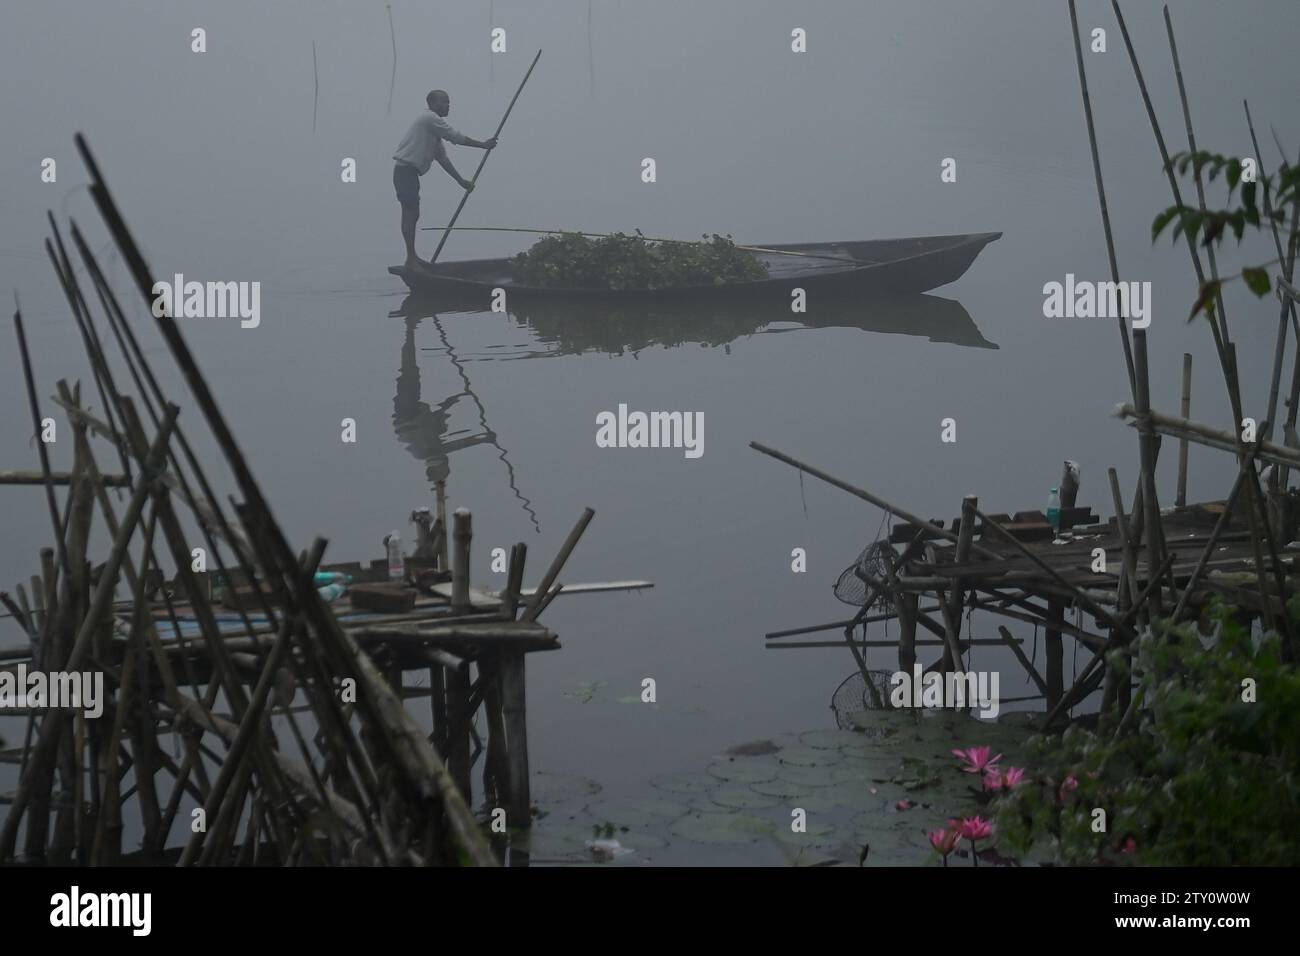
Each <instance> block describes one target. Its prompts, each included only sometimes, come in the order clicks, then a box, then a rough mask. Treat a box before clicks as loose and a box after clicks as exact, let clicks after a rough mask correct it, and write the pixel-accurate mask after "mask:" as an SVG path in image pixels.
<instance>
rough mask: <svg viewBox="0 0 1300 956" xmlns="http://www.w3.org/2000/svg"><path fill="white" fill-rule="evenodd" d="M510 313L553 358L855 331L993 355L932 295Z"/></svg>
mask: <svg viewBox="0 0 1300 956" xmlns="http://www.w3.org/2000/svg"><path fill="white" fill-rule="evenodd" d="M510 306H511V308H510V313H511V314H512V315H513V316H514V319H515V321H516V322H518V323H519V324H520V325H521V326H523V327H525V328H528V329H531V330H532V331H533V333H534V334H535V335H536V336H537V339H538V341H540V342H542V343H545V344H548V345H551V346H554V350H553V351H554V352H556V353H558V354H575V353H579V352H592V351H594V352H611V353H614V354H618V353H622V352H635V351H637V350H638V349H643V348H650V347H652V346H662V347H666V348H671V347H673V346H677V345H695V344H702V345H726V344H728V343H729V342H733V341H735V340H736V339H738V338H742V337H744V336H748V335H755V334H758V333H775V332H793V331H798V330H800V329H861V330H862V331H864V332H883V333H891V334H900V335H923V336H926V337H927V338H928V339H929V340H930V341H931V342H943V343H947V344H950V345H962V346H968V347H971V348H983V349H995V348H997V345H995V344H994V343H992V342H990V341H989V340H988V339H986V338H984V336H983V335H981V334H980V330H979V329H978V328H976V326H975V321H974V320H973V319H972V318H971V316H970V313H969V312H967V311H966V308H965V307H964V306H963V305H962V304H961V303H960V302H957V301H954V300H953V299H945V298H942V297H940V296H936V295H908V296H890V297H879V298H869V299H863V298H861V297H858V296H851V297H844V296H834V297H831V296H825V295H819V296H817V298H816V299H815V300H814V299H810V300H809V302H808V311H807V312H804V313H796V312H791V311H790V304H789V301H788V300H787V301H784V302H783V301H773V302H751V303H738V302H677V303H673V304H672V305H664V304H650V303H636V304H626V305H611V304H609V303H563V304H561V303H549V302H535V303H527V304H521V303H517V302H512V303H510ZM448 307H449V303H448V301H447V300H446V299H445V298H444V297H441V296H440V297H438V298H436V299H435V298H431V297H428V296H419V295H410V296H407V298H406V299H405V300H404V301H403V302H402V307H401V309H400V310H399V311H398V314H400V315H405V316H417V317H418V316H428V315H433V314H435V309H443V310H445V309H447V308H448Z"/></svg>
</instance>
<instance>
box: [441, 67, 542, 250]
mask: <svg viewBox="0 0 1300 956" xmlns="http://www.w3.org/2000/svg"><path fill="white" fill-rule="evenodd" d="M541 58H542V51H541V50H538V51H537V56H535V57H533V62H532V63H531V64H530V65H529V67H528V72H527V73H525V74H524V78H523V79H522V80H520V81H519V89H517V90H515V95H514V96H512V97H511V98H510V105H509V106H507V107H506V112H505V115H504V116H502V117H501V122H500V123H498V124H497V131H496V132H495V133H493V134H492V136H491V138H492V139H496V138H497V137H498V136H500V135H501V130H503V129H504V128H505V125H506V120H508V119H509V118H510V111H511V110H512V109H514V108H515V100H517V99H519V94H520V93H522V92H523V91H524V84H525V83H527V82H528V78H529V77H530V76H532V75H533V67H535V66H537V61H538V60H540V59H541ZM491 153H492V150H490V149H485V150H483V158H482V159H480V160H479V161H478V169H476V170H474V178H473V179H471V180H470V187H471V189H472V188H473V187H474V186H475V185H477V184H478V177H479V173H481V172H483V167H484V166H486V165H487V161H488V156H490V155H491ZM471 189H467V190H465V192H464V193H462V194H461V197H460V203H459V204H458V205H457V206H456V211H455V212H454V213H452V214H451V222H449V223H447V228H446V229H445V230H443V233H442V238H441V239H439V240H438V248H437V249H434V250H433V256H432V257H431V258H430V259H429V265H433V264H434V263H435V262H437V261H438V256H439V255H440V254H441V253H442V247H443V246H445V245H446V244H447V237H448V236H450V235H451V227H452V226H454V225H456V220H457V219H459V218H460V211H461V210H462V209H464V208H465V203H466V201H467V200H468V199H469V194H470V192H471Z"/></svg>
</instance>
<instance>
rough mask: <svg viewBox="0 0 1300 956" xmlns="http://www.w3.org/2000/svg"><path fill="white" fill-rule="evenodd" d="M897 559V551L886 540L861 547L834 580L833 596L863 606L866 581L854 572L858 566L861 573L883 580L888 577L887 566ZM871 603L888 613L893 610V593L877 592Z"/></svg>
mask: <svg viewBox="0 0 1300 956" xmlns="http://www.w3.org/2000/svg"><path fill="white" fill-rule="evenodd" d="M897 560H898V551H897V550H896V549H895V548H894V546H893V545H892V544H890V543H889V542H888V541H873V542H871V544H869V545H867V546H866V547H865V548H863V549H862V553H861V554H859V555H858V558H857V560H856V561H854V562H853V563H852V564H850V565H849V566H848V567H847V568H845V569H844V570H843V571H842V572H840V576H839V578H838V579H837V580H836V581H835V596H836V597H837V598H839V599H840V600H841V601H843V602H844V603H845V604H852V605H853V606H854V607H864V606H865V605H866V603H867V590H868V587H867V582H865V581H863V580H862V579H861V578H860V577H858V576H857V575H856V574H855V573H854V572H855V571H857V570H858V569H859V568H860V569H861V570H862V571H863V573H865V574H868V575H870V576H871V577H873V578H877V579H881V580H883V579H884V578H886V577H888V575H889V568H890V567H892V566H893V562H895V561H897ZM873 603H874V604H875V606H876V607H877V608H879V609H880V611H881V612H883V613H886V614H888V613H891V612H892V611H893V610H894V600H893V595H891V594H890V593H889V592H887V591H886V592H882V593H880V594H877V595H876V599H875V601H874V602H873Z"/></svg>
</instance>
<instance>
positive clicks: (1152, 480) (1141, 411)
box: [1133, 329, 1163, 615]
mask: <svg viewBox="0 0 1300 956" xmlns="http://www.w3.org/2000/svg"><path fill="white" fill-rule="evenodd" d="M1133 352H1134V355H1135V357H1136V359H1137V374H1138V378H1137V394H1136V398H1135V399H1134V404H1135V407H1136V410H1137V423H1138V450H1139V456H1140V458H1141V460H1142V475H1141V478H1142V517H1143V519H1144V520H1145V522H1146V559H1147V574H1149V575H1154V574H1155V573H1156V568H1158V567H1159V566H1160V564H1161V563H1162V560H1163V553H1162V544H1163V541H1162V540H1161V536H1160V502H1159V499H1158V498H1157V497H1156V455H1155V431H1154V430H1153V429H1152V428H1151V420H1150V417H1149V414H1148V413H1149V412H1150V411H1151V390H1150V382H1149V381H1148V379H1147V336H1146V330H1145V329H1135V330H1134V332H1133ZM1152 601H1153V603H1154V608H1153V610H1154V612H1155V614H1156V615H1159V614H1160V613H1161V610H1160V592H1159V591H1156V592H1155V593H1154V595H1153V596H1152Z"/></svg>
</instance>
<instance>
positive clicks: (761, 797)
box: [709, 784, 781, 810]
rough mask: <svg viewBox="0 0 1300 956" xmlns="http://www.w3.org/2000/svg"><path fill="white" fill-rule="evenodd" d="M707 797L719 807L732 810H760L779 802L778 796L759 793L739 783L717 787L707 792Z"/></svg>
mask: <svg viewBox="0 0 1300 956" xmlns="http://www.w3.org/2000/svg"><path fill="white" fill-rule="evenodd" d="M709 799H710V800H712V801H713V802H714V803H716V804H717V805H718V806H720V807H728V808H730V809H732V810H762V809H764V808H766V807H775V806H776V805H777V804H779V803H780V802H781V800H780V798H779V797H774V796H772V795H770V794H766V793H759V792H758V791H756V790H752V789H750V788H749V787H746V786H743V785H741V784H729V785H727V786H725V787H719V788H718V789H717V790H714V791H713V792H712V793H711V794H709Z"/></svg>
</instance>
